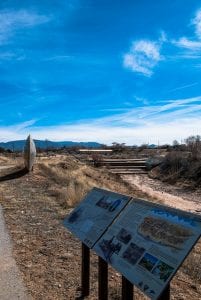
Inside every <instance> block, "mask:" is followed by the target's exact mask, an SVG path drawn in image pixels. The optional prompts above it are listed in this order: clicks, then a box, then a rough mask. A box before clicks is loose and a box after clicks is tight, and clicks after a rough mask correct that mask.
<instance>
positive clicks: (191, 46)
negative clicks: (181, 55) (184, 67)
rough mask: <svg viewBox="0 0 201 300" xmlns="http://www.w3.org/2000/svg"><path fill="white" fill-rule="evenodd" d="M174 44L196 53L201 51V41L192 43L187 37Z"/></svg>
mask: <svg viewBox="0 0 201 300" xmlns="http://www.w3.org/2000/svg"><path fill="white" fill-rule="evenodd" d="M172 43H173V44H174V45H176V46H178V47H181V48H185V49H188V50H194V51H200V50H201V41H199V40H195V41H192V40H189V39H188V38H186V37H182V38H180V39H179V40H177V41H175V40H174V41H173V42H172Z"/></svg>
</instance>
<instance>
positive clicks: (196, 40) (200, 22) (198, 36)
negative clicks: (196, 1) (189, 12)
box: [172, 9, 201, 54]
mask: <svg viewBox="0 0 201 300" xmlns="http://www.w3.org/2000/svg"><path fill="white" fill-rule="evenodd" d="M190 25H192V26H193V29H194V37H193V38H189V37H185V36H184V37H181V38H179V39H178V40H173V41H172V43H173V44H174V45H176V46H177V47H180V48H184V49H187V50H189V51H193V52H199V51H200V50H201V9H199V10H198V11H197V12H196V14H195V17H194V18H193V19H192V20H191V22H190ZM196 54H197V53H196Z"/></svg>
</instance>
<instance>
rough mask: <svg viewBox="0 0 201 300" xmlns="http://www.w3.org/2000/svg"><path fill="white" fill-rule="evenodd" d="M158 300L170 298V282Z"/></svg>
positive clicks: (168, 299)
mask: <svg viewBox="0 0 201 300" xmlns="http://www.w3.org/2000/svg"><path fill="white" fill-rule="evenodd" d="M158 300H170V284H168V285H167V286H166V288H165V289H164V291H163V292H162V294H161V295H160V297H159V298H158Z"/></svg>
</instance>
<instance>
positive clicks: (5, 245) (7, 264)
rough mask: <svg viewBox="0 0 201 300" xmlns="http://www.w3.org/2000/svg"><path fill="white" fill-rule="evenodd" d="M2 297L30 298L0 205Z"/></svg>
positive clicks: (0, 276)
mask: <svg viewBox="0 0 201 300" xmlns="http://www.w3.org/2000/svg"><path fill="white" fill-rule="evenodd" d="M0 299H1V300H11V299H12V300H17V299H18V300H28V299H31V298H30V297H28V296H27V295H26V291H25V287H24V285H23V282H22V280H21V278H20V274H19V270H18V267H17V265H16V262H15V260H14V258H13V257H12V247H11V241H10V237H9V234H8V232H7V229H6V226H5V222H4V217H3V213H2V207H1V206H0Z"/></svg>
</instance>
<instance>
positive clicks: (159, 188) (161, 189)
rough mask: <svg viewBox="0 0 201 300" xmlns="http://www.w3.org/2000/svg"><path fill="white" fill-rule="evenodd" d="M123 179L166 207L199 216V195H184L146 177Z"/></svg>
mask: <svg viewBox="0 0 201 300" xmlns="http://www.w3.org/2000/svg"><path fill="white" fill-rule="evenodd" d="M123 179H124V180H125V181H128V182H129V183H130V184H132V185H134V186H136V187H137V188H138V189H139V190H141V191H142V192H144V193H145V194H147V195H148V196H151V197H153V198H156V199H157V200H158V201H160V202H162V203H165V204H166V205H169V206H172V207H176V208H178V209H182V210H187V211H190V212H195V213H198V214H201V198H200V195H196V194H194V193H186V192H185V191H182V190H181V189H178V188H175V187H172V186H168V185H167V184H165V183H162V182H160V181H155V180H153V179H151V178H149V177H148V176H147V175H124V176H123Z"/></svg>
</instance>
